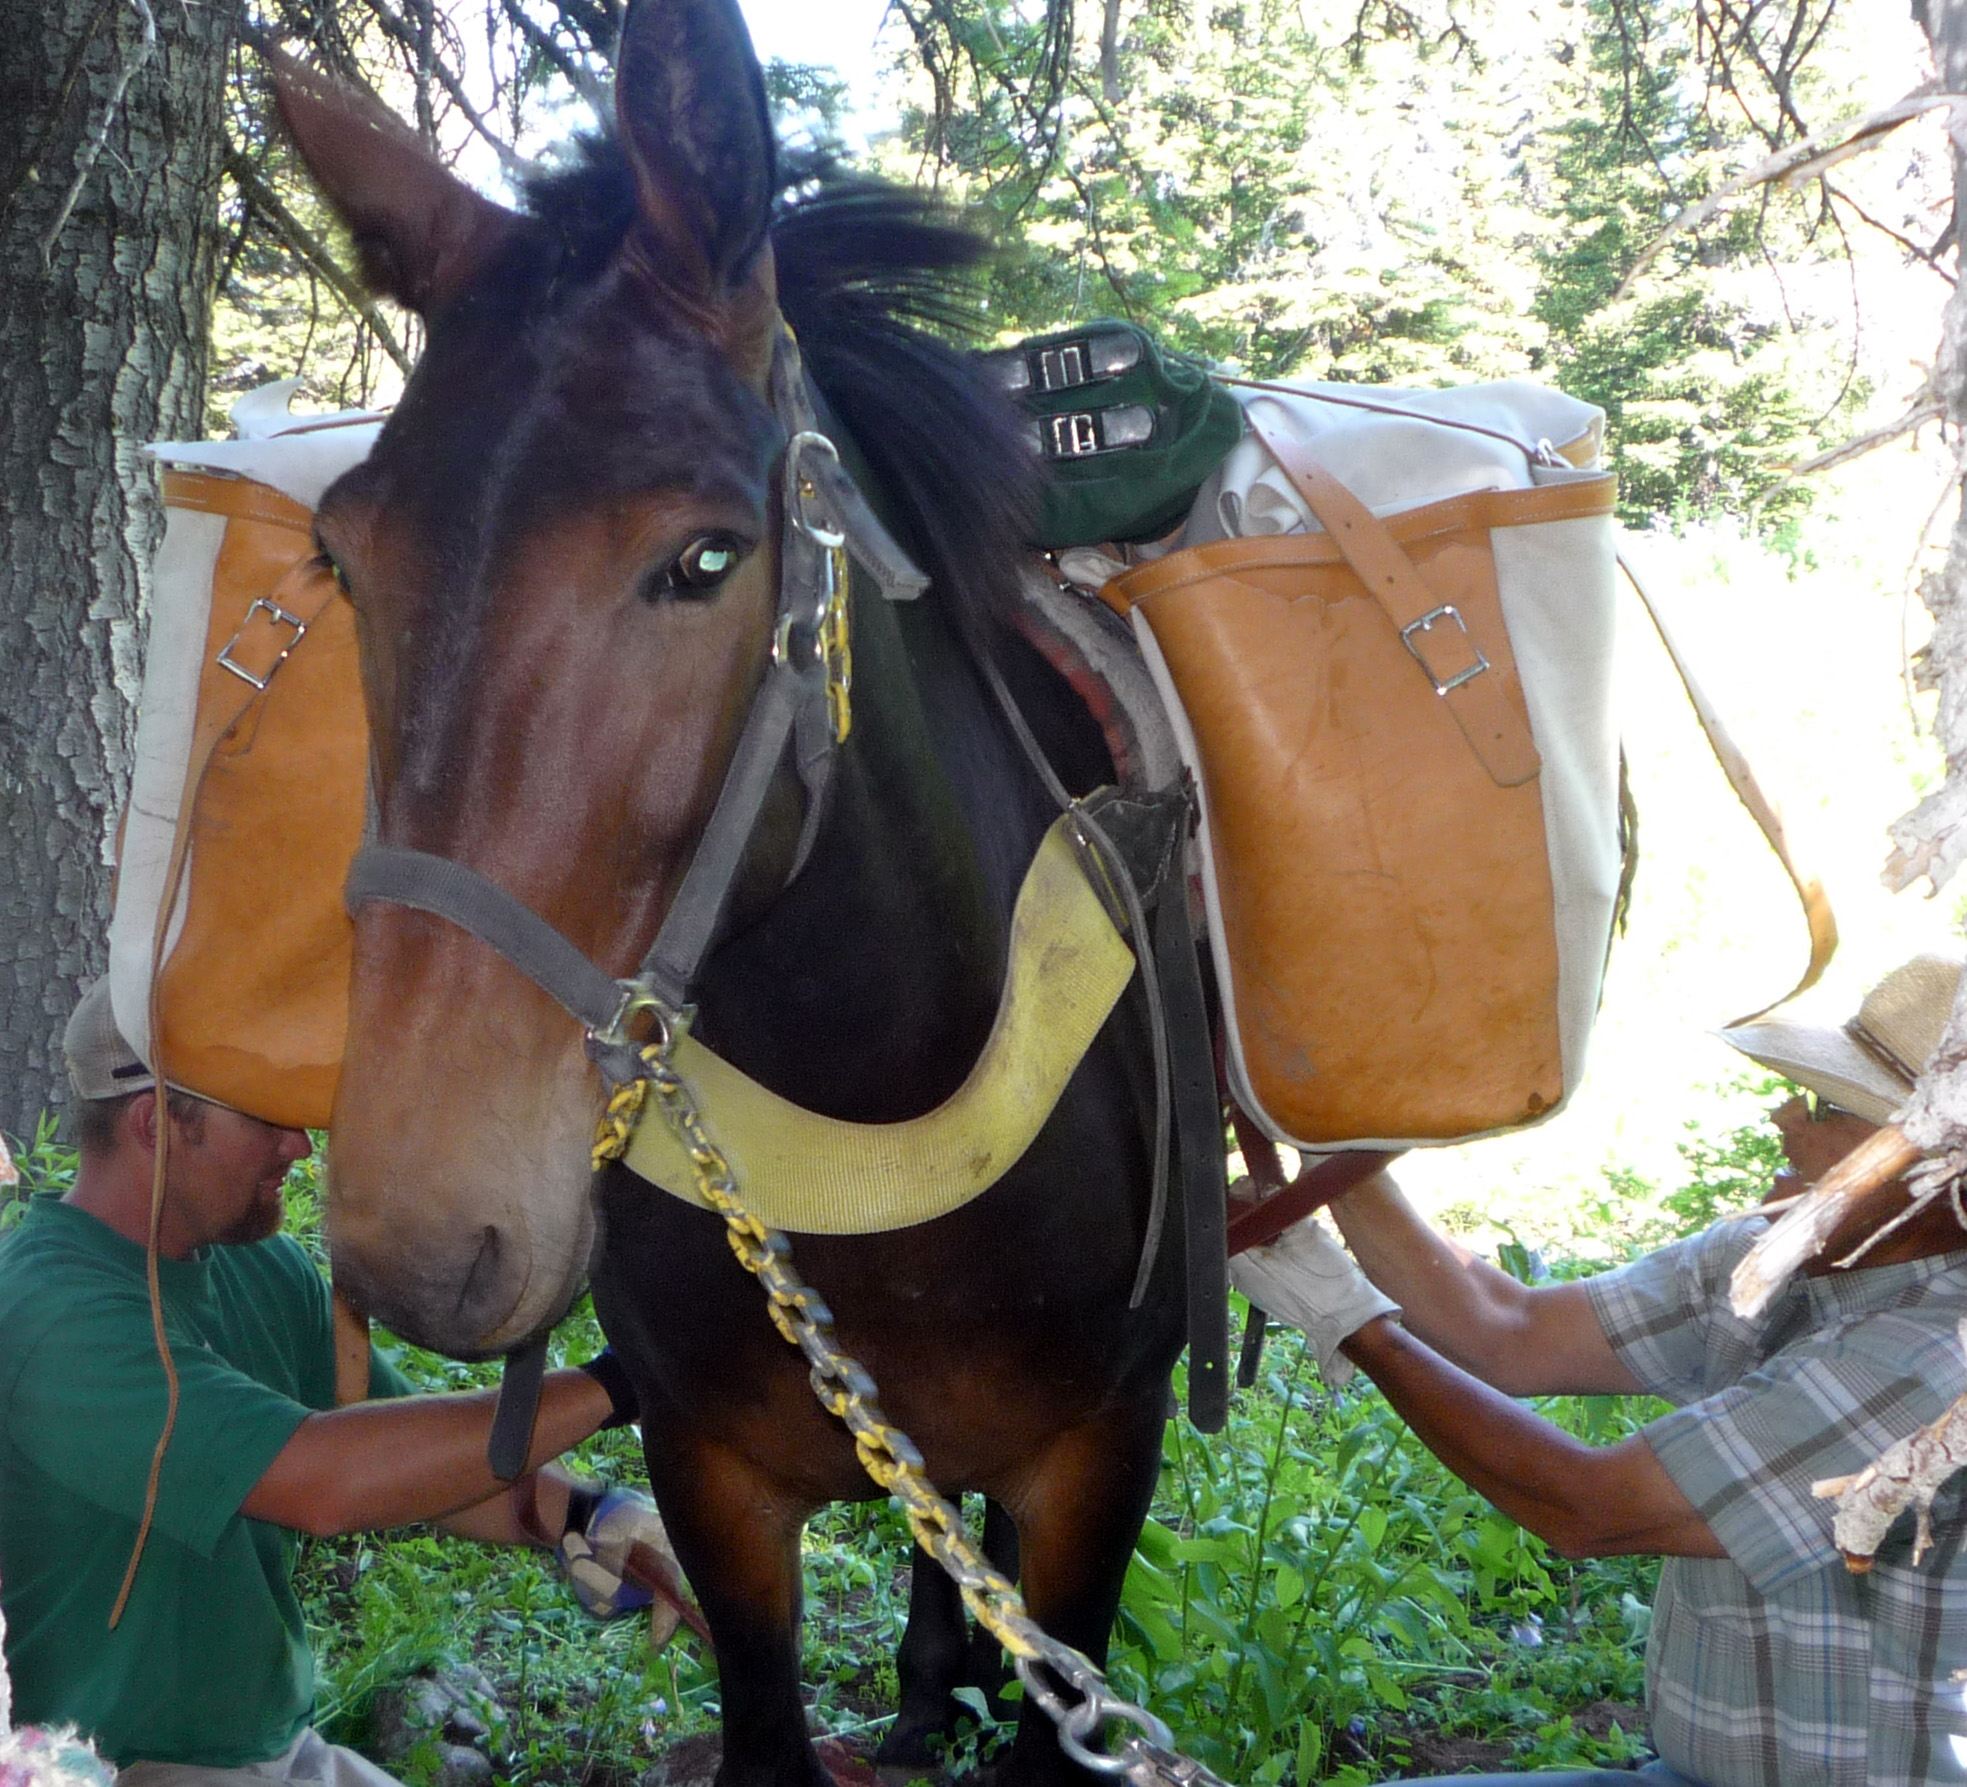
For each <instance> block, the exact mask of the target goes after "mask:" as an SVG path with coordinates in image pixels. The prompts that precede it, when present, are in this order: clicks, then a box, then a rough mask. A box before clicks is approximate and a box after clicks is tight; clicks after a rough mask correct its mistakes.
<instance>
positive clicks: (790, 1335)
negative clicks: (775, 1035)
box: [593, 1043, 1091, 1668]
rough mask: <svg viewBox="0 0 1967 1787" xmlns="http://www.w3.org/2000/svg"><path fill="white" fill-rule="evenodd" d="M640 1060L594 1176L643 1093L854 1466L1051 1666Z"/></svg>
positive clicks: (979, 1600) (680, 1098)
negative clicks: (808, 1374)
mask: <svg viewBox="0 0 1967 1787" xmlns="http://www.w3.org/2000/svg"><path fill="white" fill-rule="evenodd" d="M641 1054H642V1062H643V1066H644V1069H645V1070H646V1072H647V1074H648V1078H647V1079H646V1080H637V1081H634V1082H632V1083H631V1084H629V1085H626V1086H621V1087H618V1088H616V1090H615V1091H614V1093H613V1094H612V1095H611V1096H610V1098H609V1100H608V1108H607V1110H606V1112H605V1113H604V1114H603V1116H602V1118H601V1125H600V1129H599V1132H598V1133H597V1134H596V1136H595V1140H594V1156H593V1157H594V1165H595V1167H596V1169H597V1170H598V1169H599V1168H600V1167H602V1166H603V1165H605V1164H606V1163H607V1162H608V1161H610V1160H614V1159H618V1158H619V1157H620V1156H621V1154H622V1153H623V1152H624V1151H625V1150H626V1149H627V1147H628V1140H629V1136H630V1135H631V1134H632V1133H633V1130H634V1127H635V1121H636V1118H637V1117H638V1116H639V1115H640V1113H641V1110H642V1106H643V1103H644V1100H645V1095H646V1091H647V1090H653V1091H654V1092H655V1095H656V1099H657V1102H658V1103H659V1104H660V1105H661V1106H662V1111H663V1115H664V1117H665V1118H667V1119H668V1121H669V1123H670V1125H671V1126H672V1127H673V1128H674V1130H675V1131H676V1135H677V1139H678V1140H679V1141H681V1142H682V1144H683V1146H684V1147H685V1148H686V1149H687V1150H688V1152H689V1155H690V1162H691V1165H692V1166H693V1167H694V1168H695V1170H696V1179H697V1190H698V1192H699V1194H700V1195H701V1196H702V1198H703V1200H704V1202H705V1203H707V1204H709V1205H710V1206H711V1207H712V1208H713V1209H715V1210H716V1211H717V1212H718V1213H719V1214H720V1215H721V1216H722V1217H723V1218H724V1223H725V1238H726V1239H727V1240H728V1241H729V1242H730V1244H731V1251H732V1252H733V1253H734V1254H736V1255H737V1257H738V1263H739V1264H740V1265H741V1266H743V1267H744V1269H745V1270H746V1271H747V1272H749V1273H750V1274H751V1275H752V1276H753V1277H754V1278H756V1279H757V1280H758V1281H759V1283H760V1284H761V1285H763V1286H764V1288H765V1295H766V1305H765V1307H766V1313H767V1314H769V1315H770V1316H771V1318H772V1324H773V1326H774V1327H776V1328H777V1329H778V1331H779V1333H780V1334H782V1335H783V1336H784V1337H785V1339H786V1340H787V1341H788V1342H789V1343H790V1344H791V1345H793V1346H796V1347H797V1348H799V1350H800V1351H801V1352H802V1353H804V1354H805V1355H806V1357H807V1359H808V1361H809V1362H810V1364H811V1366H812V1378H813V1394H814V1395H815V1396H817V1397H818V1398H819V1400H820V1405H821V1406H822V1407H823V1408H824V1409H825V1410H826V1411H827V1413H828V1414H830V1415H833V1416H835V1417H836V1418H837V1419H839V1420H840V1421H842V1422H844V1423H845V1424H846V1427H847V1430H848V1431H849V1432H850V1433H851V1434H852V1435H853V1436H854V1451H855V1454H856V1456H858V1458H859V1459H860V1462H861V1468H862V1469H863V1470H865V1471H866V1472H867V1474H868V1475H869V1476H870V1477H872V1478H873V1479H874V1481H875V1482H876V1483H877V1484H879V1485H880V1487H881V1488H883V1489H884V1490H886V1491H887V1492H888V1493H889V1494H890V1495H892V1496H894V1497H895V1498H896V1499H897V1500H898V1501H899V1502H900V1503H901V1504H902V1511H903V1513H904V1514H905V1515H906V1516H907V1518H908V1524H909V1529H910V1531H911V1532H913V1533H914V1535H915V1538H916V1541H917V1542H918V1543H919V1544H920V1545H921V1547H922V1549H923V1550H924V1551H926V1552H928V1553H929V1555H930V1556H931V1557H933V1558H934V1559H935V1560H936V1562H937V1563H939V1564H940V1565H941V1566H942V1567H943V1568H944V1569H945V1570H947V1571H948V1572H949V1574H950V1577H951V1579H952V1580H953V1581H954V1582H955V1583H956V1585H957V1588H958V1589H959V1590H960V1591H961V1593H962V1596H963V1601H964V1605H966V1606H967V1607H968V1608H969V1609H970V1611H971V1612H972V1613H973V1614H974V1615H975V1616H976V1618H977V1619H978V1621H979V1622H980V1623H981V1624H982V1625H983V1626H984V1628H985V1629H986V1630H987V1631H989V1632H990V1633H991V1634H992V1636H993V1637H995V1638H996V1639H997V1641H998V1642H999V1643H1000V1644H1002V1645H1003V1646H1004V1648H1005V1649H1006V1650H1008V1651H1009V1652H1010V1653H1011V1655H1012V1656H1014V1657H1021V1658H1028V1659H1032V1660H1043V1661H1048V1662H1049V1661H1052V1660H1053V1655H1054V1653H1055V1652H1057V1651H1060V1650H1063V1649H1065V1647H1063V1646H1061V1645H1059V1644H1058V1641H1057V1640H1056V1639H1053V1638H1051V1637H1049V1636H1048V1635H1047V1634H1046V1632H1045V1631H1044V1629H1043V1628H1042V1627H1041V1626H1040V1625H1039V1624H1038V1622H1037V1621H1036V1620H1034V1619H1033V1618H1032V1617H1031V1615H1030V1614H1028V1613H1027V1612H1026V1611H1025V1608H1024V1601H1023V1599H1022V1597H1021V1596H1020V1595H1019V1594H1018V1591H1017V1588H1016V1587H1015V1586H1014V1585H1013V1584H1012V1583H1011V1582H1009V1581H1007V1580H1006V1579H1005V1577H1004V1575H1003V1573H1002V1572H1001V1571H999V1570H997V1569H996V1568H995V1567H994V1566H993V1565H992V1564H991V1562H990V1560H989V1559H988V1558H986V1557H985V1556H984V1555H983V1553H982V1552H981V1551H980V1550H978V1548H977V1547H976V1545H975V1544H974V1543H973V1542H972V1541H971V1539H970V1535H969V1532H968V1530H967V1529H966V1528H965V1527H964V1524H963V1516H962V1515H961V1514H960V1513H959V1512H958V1511H957V1510H956V1509H955V1508H954V1507H953V1506H951V1504H950V1503H949V1502H948V1501H946V1500H945V1499H944V1498H943V1497H942V1495H940V1494H939V1493H938V1492H937V1490H936V1488H935V1486H934V1485H933V1484H932V1483H930V1481H929V1480H928V1478H927V1477H926V1476H924V1475H923V1472H922V1455H921V1453H920V1452H918V1451H917V1450H916V1448H915V1443H914V1442H913V1441H912V1440H911V1439H910V1438H909V1437H908V1435H907V1434H905V1433H903V1432H902V1431H901V1430H900V1429H899V1428H897V1427H894V1426H891V1425H890V1424H889V1422H888V1419H887V1417H886V1416H885V1415H883V1414H882V1412H881V1409H880V1406H879V1404H878V1403H876V1401H875V1400H874V1399H875V1396H876V1394H877V1392H876V1390H875V1386H874V1380H873V1379H872V1378H871V1377H869V1376H868V1374H867V1371H866V1368H865V1367H863V1366H862V1365H861V1364H860V1363H859V1361H857V1360H856V1359H854V1358H852V1357H851V1356H850V1355H848V1354H847V1353H844V1352H842V1351H841V1350H840V1349H839V1348H838V1347H837V1346H835V1345H834V1344H833V1341H832V1339H831V1331H832V1327H833V1316H832V1312H831V1311H830V1310H828V1308H827V1306H826V1304H825V1302H824V1301H822V1299H821V1298H820V1296H819V1294H818V1293H817V1292H816V1291H814V1290H813V1289H812V1287H811V1286H810V1285H808V1284H806V1283H805V1282H804V1281H803V1280H802V1279H801V1278H800V1277H799V1274H798V1273H797V1272H796V1271H795V1270H794V1269H793V1265H792V1254H791V1249H790V1247H789V1245H788V1243H787V1241H786V1238H785V1236H784V1235H783V1234H781V1233H780V1232H779V1231H778V1230H776V1229H770V1228H767V1227H766V1226H765V1224H764V1223H762V1222H760V1221H759V1220H758V1218H757V1217H756V1216H754V1215H752V1213H751V1212H750V1211H749V1210H748V1209H746V1208H745V1205H744V1201H743V1199H742V1198H740V1197H739V1195H738V1187H737V1178H736V1175H735V1174H734V1173H733V1172H732V1170H731V1163H730V1162H729V1160H727V1159H726V1158H725V1156H724V1153H723V1150H722V1149H720V1148H719V1147H718V1146H717V1144H716V1143H715V1142H714V1141H712V1140H711V1138H710V1133H709V1131H708V1130H707V1129H705V1127H704V1123H703V1117H702V1115H701V1113H700V1112H699V1111H698V1110H697V1107H696V1101H695V1100H694V1099H693V1098H692V1097H691V1095H690V1090H689V1088H688V1087H687V1086H686V1085H685V1084H684V1082H683V1079H682V1076H681V1075H680V1074H678V1073H677V1072H676V1070H675V1069H674V1068H673V1067H671V1066H670V1064H669V1062H668V1060H667V1058H666V1056H665V1052H664V1049H663V1046H662V1044H660V1043H650V1044H648V1045H646V1046H645V1047H644V1048H643V1049H642V1051H641ZM1073 1654H1074V1655H1077V1653H1076V1652H1075V1653H1073ZM1086 1667H1088V1668H1090V1667H1091V1665H1090V1664H1087V1665H1086Z"/></svg>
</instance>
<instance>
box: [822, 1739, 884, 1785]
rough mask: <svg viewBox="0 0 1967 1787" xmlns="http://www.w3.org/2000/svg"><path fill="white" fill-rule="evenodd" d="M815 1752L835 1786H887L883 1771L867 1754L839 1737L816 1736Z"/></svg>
mask: <svg viewBox="0 0 1967 1787" xmlns="http://www.w3.org/2000/svg"><path fill="white" fill-rule="evenodd" d="M813 1754H814V1755H815V1756H817V1757H818V1758H819V1759H820V1767H822V1768H823V1769H825V1770H826V1772H827V1773H828V1774H830V1775H831V1776H832V1777H833V1779H834V1783H835V1787H887V1784H886V1782H885V1780H884V1778H883V1776H882V1774H881V1772H880V1771H879V1770H877V1769H876V1768H875V1766H874V1764H873V1763H871V1762H870V1761H869V1760H868V1759H867V1757H866V1755H865V1754H864V1753H863V1752H862V1751H860V1750H859V1749H857V1748H855V1747H853V1746H852V1745H849V1744H845V1743H842V1742H841V1740H840V1739H839V1738H837V1737H820V1738H815V1739H814V1740H813Z"/></svg>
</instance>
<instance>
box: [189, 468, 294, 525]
mask: <svg viewBox="0 0 1967 1787" xmlns="http://www.w3.org/2000/svg"><path fill="white" fill-rule="evenodd" d="M164 501H165V502H166V503H168V504H169V505H170V506H171V507H172V508H173V509H200V510H203V511H204V513H206V514H207V515H223V516H225V517H226V518H227V519H228V520H236V521H264V522H267V523H268V524H269V525H271V526H273V527H290V528H292V529H293V530H294V531H295V532H296V533H300V534H312V533H313V532H314V511H313V510H312V509H310V508H308V507H307V505H306V504H305V503H297V502H295V501H294V499H293V498H292V497H290V496H287V495H285V494H284V493H283V492H281V491H278V490H275V489H274V488H273V486H272V485H270V484H262V483H260V482H259V480H258V479H256V478H236V477H230V476H227V475H225V474H223V473H219V472H194V471H186V470H184V469H182V468H180V467H177V466H173V467H171V468H170V469H169V470H167V471H166V472H165V473H164Z"/></svg>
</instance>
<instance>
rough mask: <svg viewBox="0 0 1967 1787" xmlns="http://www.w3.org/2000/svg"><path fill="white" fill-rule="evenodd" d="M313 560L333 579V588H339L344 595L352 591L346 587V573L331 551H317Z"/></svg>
mask: <svg viewBox="0 0 1967 1787" xmlns="http://www.w3.org/2000/svg"><path fill="white" fill-rule="evenodd" d="M314 562H315V563H316V564H317V565H319V566H320V567H321V569H322V570H324V571H326V572H327V573H328V575H329V576H330V577H332V578H333V579H334V580H335V588H336V589H338V590H340V591H341V593H342V594H343V595H345V596H346V595H350V594H352V593H353V592H352V591H351V590H350V589H349V587H348V573H347V572H346V571H344V570H343V569H342V568H341V561H340V560H339V559H337V558H336V557H335V556H334V554H333V553H331V552H327V551H325V550H323V551H318V552H316V553H315V555H314Z"/></svg>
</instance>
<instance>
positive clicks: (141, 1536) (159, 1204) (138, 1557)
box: [109, 571, 334, 1632]
mask: <svg viewBox="0 0 1967 1787" xmlns="http://www.w3.org/2000/svg"><path fill="white" fill-rule="evenodd" d="M289 575H290V576H291V575H293V573H292V572H291V571H290V572H289ZM284 588H285V580H284V579H283V580H282V582H281V583H280V584H279V585H277V586H276V594H277V593H279V591H280V590H283V589H284ZM333 599H334V592H333V590H332V589H331V590H330V592H329V594H328V595H327V596H325V597H324V598H323V599H322V601H321V602H320V603H317V604H316V605H315V606H314V607H313V608H312V609H310V610H309V612H308V614H307V616H306V621H307V624H309V625H311V624H312V623H313V622H314V620H315V619H316V618H317V617H318V616H319V614H320V611H321V609H322V607H324V606H326V604H327V602H329V601H332V600H333ZM296 607H298V604H296ZM278 667H279V666H278V664H277V663H276V664H275V666H274V668H275V669H277V668H278ZM269 680H271V673H270V672H269ZM264 693H265V684H262V685H261V686H260V687H259V688H257V689H255V690H253V691H252V692H251V693H250V694H249V695H247V696H246V697H245V698H244V699H243V700H242V701H241V702H240V703H239V705H238V707H237V708H235V709H234V710H233V713H232V715H231V717H230V718H229V719H227V720H226V721H225V722H224V723H223V724H221V725H215V726H214V727H213V728H212V730H211V731H210V732H209V733H207V734H206V735H205V736H204V737H203V738H202V739H199V740H198V741H197V742H196V743H195V745H194V747H193V750H192V755H191V760H190V762H189V763H187V764H186V766H185V775H184V793H183V795H182V797H181V799H180V801H179V803H178V820H177V827H176V832H175V835H174V837H173V838H172V841H171V860H170V863H169V865H168V867H167V868H166V870H165V873H164V887H163V892H162V895H161V897H160V898H159V900H158V902H157V922H156V924H155V925H153V926H152V927H151V933H150V1071H151V1073H152V1075H153V1076H154V1077H155V1079H156V1082H157V1113H158V1122H157V1146H156V1148H155V1149H154V1150H153V1152H152V1155H151V1174H150V1232H149V1238H148V1240H147V1242H146V1245H145V1250H144V1280H145V1284H146V1287H147V1289H148V1291H149V1293H150V1328H151V1334H152V1337H153V1338H154V1339H155V1340H156V1342H157V1357H158V1360H159V1361H160V1362H161V1363H162V1365H163V1367H164V1429H163V1431H162V1432H161V1433H159V1434H158V1436H157V1447H156V1450H155V1451H153V1452H152V1453H151V1455H150V1475H149V1478H148V1480H147V1481H146V1482H145V1484H144V1492H143V1515H142V1518H141V1519H139V1520H138V1522H137V1537H136V1543H135V1544H133V1545H132V1546H131V1547H130V1562H129V1565H128V1567H127V1568H126V1569H125V1570H124V1572H123V1584H122V1587H121V1588H119V1589H118V1590H117V1591H116V1604H115V1606H113V1607H112V1608H111V1609H110V1610H109V1629H110V1630H111V1631H112V1632H113V1631H115V1630H116V1627H117V1624H118V1622H119V1621H120V1620H121V1619H122V1617H123V1609H124V1608H125V1607H126V1606H128V1605H129V1600H130V1590H131V1589H132V1588H133V1587H135V1585H136V1580H137V1566H138V1565H139V1564H141V1563H142V1562H143V1550H144V1546H145V1544H146V1543H147V1542H148V1541H149V1538H150V1525H151V1521H152V1520H153V1519H154V1518H155V1516H156V1513H157V1487H158V1483H159V1481H160V1480H161V1478H162V1477H163V1474H164V1454H165V1452H166V1451H168V1450H169V1448H170V1444H171V1434H172V1431H173V1430H174V1429H175V1428H176V1426H177V1421H178V1368H177V1362H176V1361H175V1360H174V1359H173V1358H172V1357H171V1339H170V1336H169V1335H168V1334H167V1333H166V1332H165V1331H164V1291H163V1286H162V1284H161V1283H160V1281H159V1278H158V1269H157V1242H158V1236H159V1234H160V1232H161V1231H162V1228H163V1222H164V1175H165V1170H166V1168H167V1166H168V1164H169V1161H170V1154H171V1090H170V1080H169V1078H168V1077H167V1075H166V1072H165V1065H164V1003H163V981H164V945H165V944H166V942H167V941H168V940H169V938H170V934H171V920H172V919H173V918H174V917H175V916H176V913H177V906H178V898H179V896H180V895H181V894H182V892H183V891H184V871H185V866H186V864H187V863H188V862H189V861H190V860H191V829H192V820H193V816H194V814H195V813H196V811H197V806H198V795H199V792H200V790H201V789H202V788H203V787H204V784H205V772H206V770H207V769H209V768H210V767H211V762H212V754H213V753H214V752H215V751H216V750H217V749H218V746H219V742H220V740H222V739H224V738H226V737H227V736H228V735H229V734H230V733H231V732H232V730H233V729H234V728H235V727H236V726H237V725H238V724H239V722H240V721H241V720H242V719H244V718H245V716H246V712H247V710H248V709H249V708H251V706H252V705H253V703H254V702H255V701H257V700H259V699H260V697H261V696H262V695H263V694H264Z"/></svg>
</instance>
